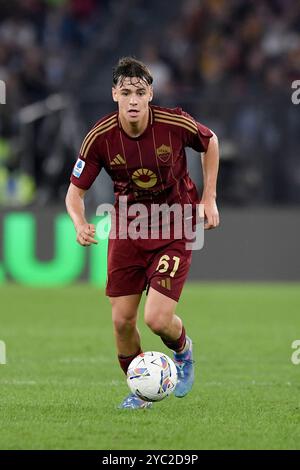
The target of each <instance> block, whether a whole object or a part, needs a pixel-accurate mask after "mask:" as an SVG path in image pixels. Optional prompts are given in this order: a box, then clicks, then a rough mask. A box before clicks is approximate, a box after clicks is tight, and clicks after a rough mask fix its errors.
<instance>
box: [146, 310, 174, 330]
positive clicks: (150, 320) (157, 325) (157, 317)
mask: <svg viewBox="0 0 300 470" xmlns="http://www.w3.org/2000/svg"><path fill="white" fill-rule="evenodd" d="M145 323H146V325H147V326H148V327H149V328H150V329H151V330H152V331H153V333H155V334H157V335H161V334H163V333H164V332H165V331H166V330H167V329H168V327H169V324H170V315H168V313H167V312H163V311H155V310H149V311H147V312H145Z"/></svg>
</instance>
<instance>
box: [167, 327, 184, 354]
mask: <svg viewBox="0 0 300 470" xmlns="http://www.w3.org/2000/svg"><path fill="white" fill-rule="evenodd" d="M161 339H162V341H163V343H164V344H165V345H166V346H167V347H168V348H169V349H172V351H175V352H177V353H179V352H181V351H182V350H183V348H184V346H185V342H186V335H185V329H184V326H182V332H181V335H180V336H179V338H178V339H177V340H170V339H165V338H162V337H161Z"/></svg>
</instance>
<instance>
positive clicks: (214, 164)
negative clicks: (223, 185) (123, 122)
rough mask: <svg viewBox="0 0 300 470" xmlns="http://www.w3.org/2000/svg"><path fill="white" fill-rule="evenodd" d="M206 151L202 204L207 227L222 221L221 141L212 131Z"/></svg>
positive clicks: (205, 226) (202, 156)
mask: <svg viewBox="0 0 300 470" xmlns="http://www.w3.org/2000/svg"><path fill="white" fill-rule="evenodd" d="M212 134H213V135H212V137H211V138H210V139H209V144H208V147H207V150H206V152H205V153H202V154H201V158H202V171H203V193H202V197H201V204H203V205H204V216H205V219H206V220H205V224H204V228H205V229H211V228H215V227H217V226H218V225H219V223H220V218H219V211H218V207H217V203H216V198H217V177H218V170H219V143H218V137H217V136H216V134H214V133H213V132H212Z"/></svg>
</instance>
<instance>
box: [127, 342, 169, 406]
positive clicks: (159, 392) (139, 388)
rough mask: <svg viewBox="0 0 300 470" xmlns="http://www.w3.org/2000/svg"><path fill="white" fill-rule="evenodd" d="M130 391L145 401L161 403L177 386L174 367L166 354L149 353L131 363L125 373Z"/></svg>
mask: <svg viewBox="0 0 300 470" xmlns="http://www.w3.org/2000/svg"><path fill="white" fill-rule="evenodd" d="M127 383H128V386H129V388H130V390H131V391H132V392H133V393H134V394H135V395H137V396H138V397H139V398H142V399H143V400H146V401H161V400H163V399H164V398H165V397H167V396H168V395H170V394H171V393H172V392H174V390H175V387H176V384H177V371H176V366H175V364H174V362H173V361H172V359H170V358H169V357H168V356H167V355H166V354H163V353H160V352H155V351H150V352H145V353H142V354H140V355H139V356H137V357H135V358H134V359H133V361H131V363H130V365H129V367H128V371H127Z"/></svg>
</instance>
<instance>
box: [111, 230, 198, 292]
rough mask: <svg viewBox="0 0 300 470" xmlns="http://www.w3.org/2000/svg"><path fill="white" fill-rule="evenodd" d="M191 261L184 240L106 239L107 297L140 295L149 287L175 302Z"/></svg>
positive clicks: (190, 253)
mask: <svg viewBox="0 0 300 470" xmlns="http://www.w3.org/2000/svg"><path fill="white" fill-rule="evenodd" d="M191 259H192V251H191V250H186V239H180V240H176V239H175V240H174V239H173V240H143V239H138V240H132V239H130V238H128V239H126V240H120V239H109V244H108V279H107V286H106V295H108V296H109V297H119V296H123V295H131V294H140V293H142V292H143V290H145V289H147V292H148V289H149V287H150V286H151V287H152V288H153V289H155V290H157V291H158V292H160V293H162V294H164V295H166V296H167V297H170V298H171V299H173V300H176V301H178V300H179V297H180V294H181V291H182V288H183V285H184V283H185V280H186V278H187V275H188V272H189V268H190V265H191Z"/></svg>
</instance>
